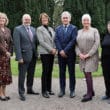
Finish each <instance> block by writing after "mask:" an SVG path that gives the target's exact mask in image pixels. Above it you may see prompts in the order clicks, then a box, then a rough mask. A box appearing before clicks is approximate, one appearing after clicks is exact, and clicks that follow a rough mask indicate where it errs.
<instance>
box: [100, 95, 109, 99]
mask: <svg viewBox="0 0 110 110" xmlns="http://www.w3.org/2000/svg"><path fill="white" fill-rule="evenodd" d="M109 98H110V97H109V96H106V95H105V96H103V97H102V100H108V99H109Z"/></svg>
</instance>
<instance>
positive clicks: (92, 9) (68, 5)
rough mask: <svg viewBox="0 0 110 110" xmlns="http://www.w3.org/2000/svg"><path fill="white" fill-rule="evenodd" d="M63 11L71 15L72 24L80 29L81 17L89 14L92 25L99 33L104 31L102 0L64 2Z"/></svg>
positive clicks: (103, 5) (67, 0)
mask: <svg viewBox="0 0 110 110" xmlns="http://www.w3.org/2000/svg"><path fill="white" fill-rule="evenodd" d="M64 10H67V11H70V12H71V13H72V15H73V17H72V18H73V19H72V23H73V24H76V25H77V26H78V27H79V28H80V27H81V17H82V15H83V14H85V13H89V14H90V15H91V17H92V25H93V26H95V27H97V28H98V29H99V31H100V33H101V34H102V33H104V31H105V21H106V20H105V3H104V0H65V1H64Z"/></svg>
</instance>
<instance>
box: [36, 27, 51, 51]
mask: <svg viewBox="0 0 110 110" xmlns="http://www.w3.org/2000/svg"><path fill="white" fill-rule="evenodd" d="M43 36H44V35H43V33H42V31H41V30H40V29H39V28H38V29H37V38H38V40H39V44H40V45H41V46H42V47H43V48H45V49H46V50H47V51H48V52H51V50H52V47H51V46H49V45H48V43H46V42H45V40H44V38H43Z"/></svg>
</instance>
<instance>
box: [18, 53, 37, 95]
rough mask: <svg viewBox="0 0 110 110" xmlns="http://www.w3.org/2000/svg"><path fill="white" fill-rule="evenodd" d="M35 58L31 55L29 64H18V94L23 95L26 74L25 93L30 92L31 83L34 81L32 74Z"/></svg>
mask: <svg viewBox="0 0 110 110" xmlns="http://www.w3.org/2000/svg"><path fill="white" fill-rule="evenodd" d="M36 60H37V58H36V57H35V56H34V55H33V58H32V60H31V62H24V63H23V64H20V63H19V64H18V70H19V77H18V89H19V94H24V93H25V87H24V82H25V77H26V72H27V82H26V85H27V91H31V90H32V86H33V81H34V72H35V65H36Z"/></svg>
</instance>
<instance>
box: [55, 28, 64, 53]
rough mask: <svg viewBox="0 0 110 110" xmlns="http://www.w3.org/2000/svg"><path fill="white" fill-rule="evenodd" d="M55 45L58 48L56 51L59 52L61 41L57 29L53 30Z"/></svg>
mask: <svg viewBox="0 0 110 110" xmlns="http://www.w3.org/2000/svg"><path fill="white" fill-rule="evenodd" d="M55 45H56V48H57V49H58V51H59V52H60V51H61V50H63V49H62V46H61V43H60V41H59V38H58V29H56V31H55Z"/></svg>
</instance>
